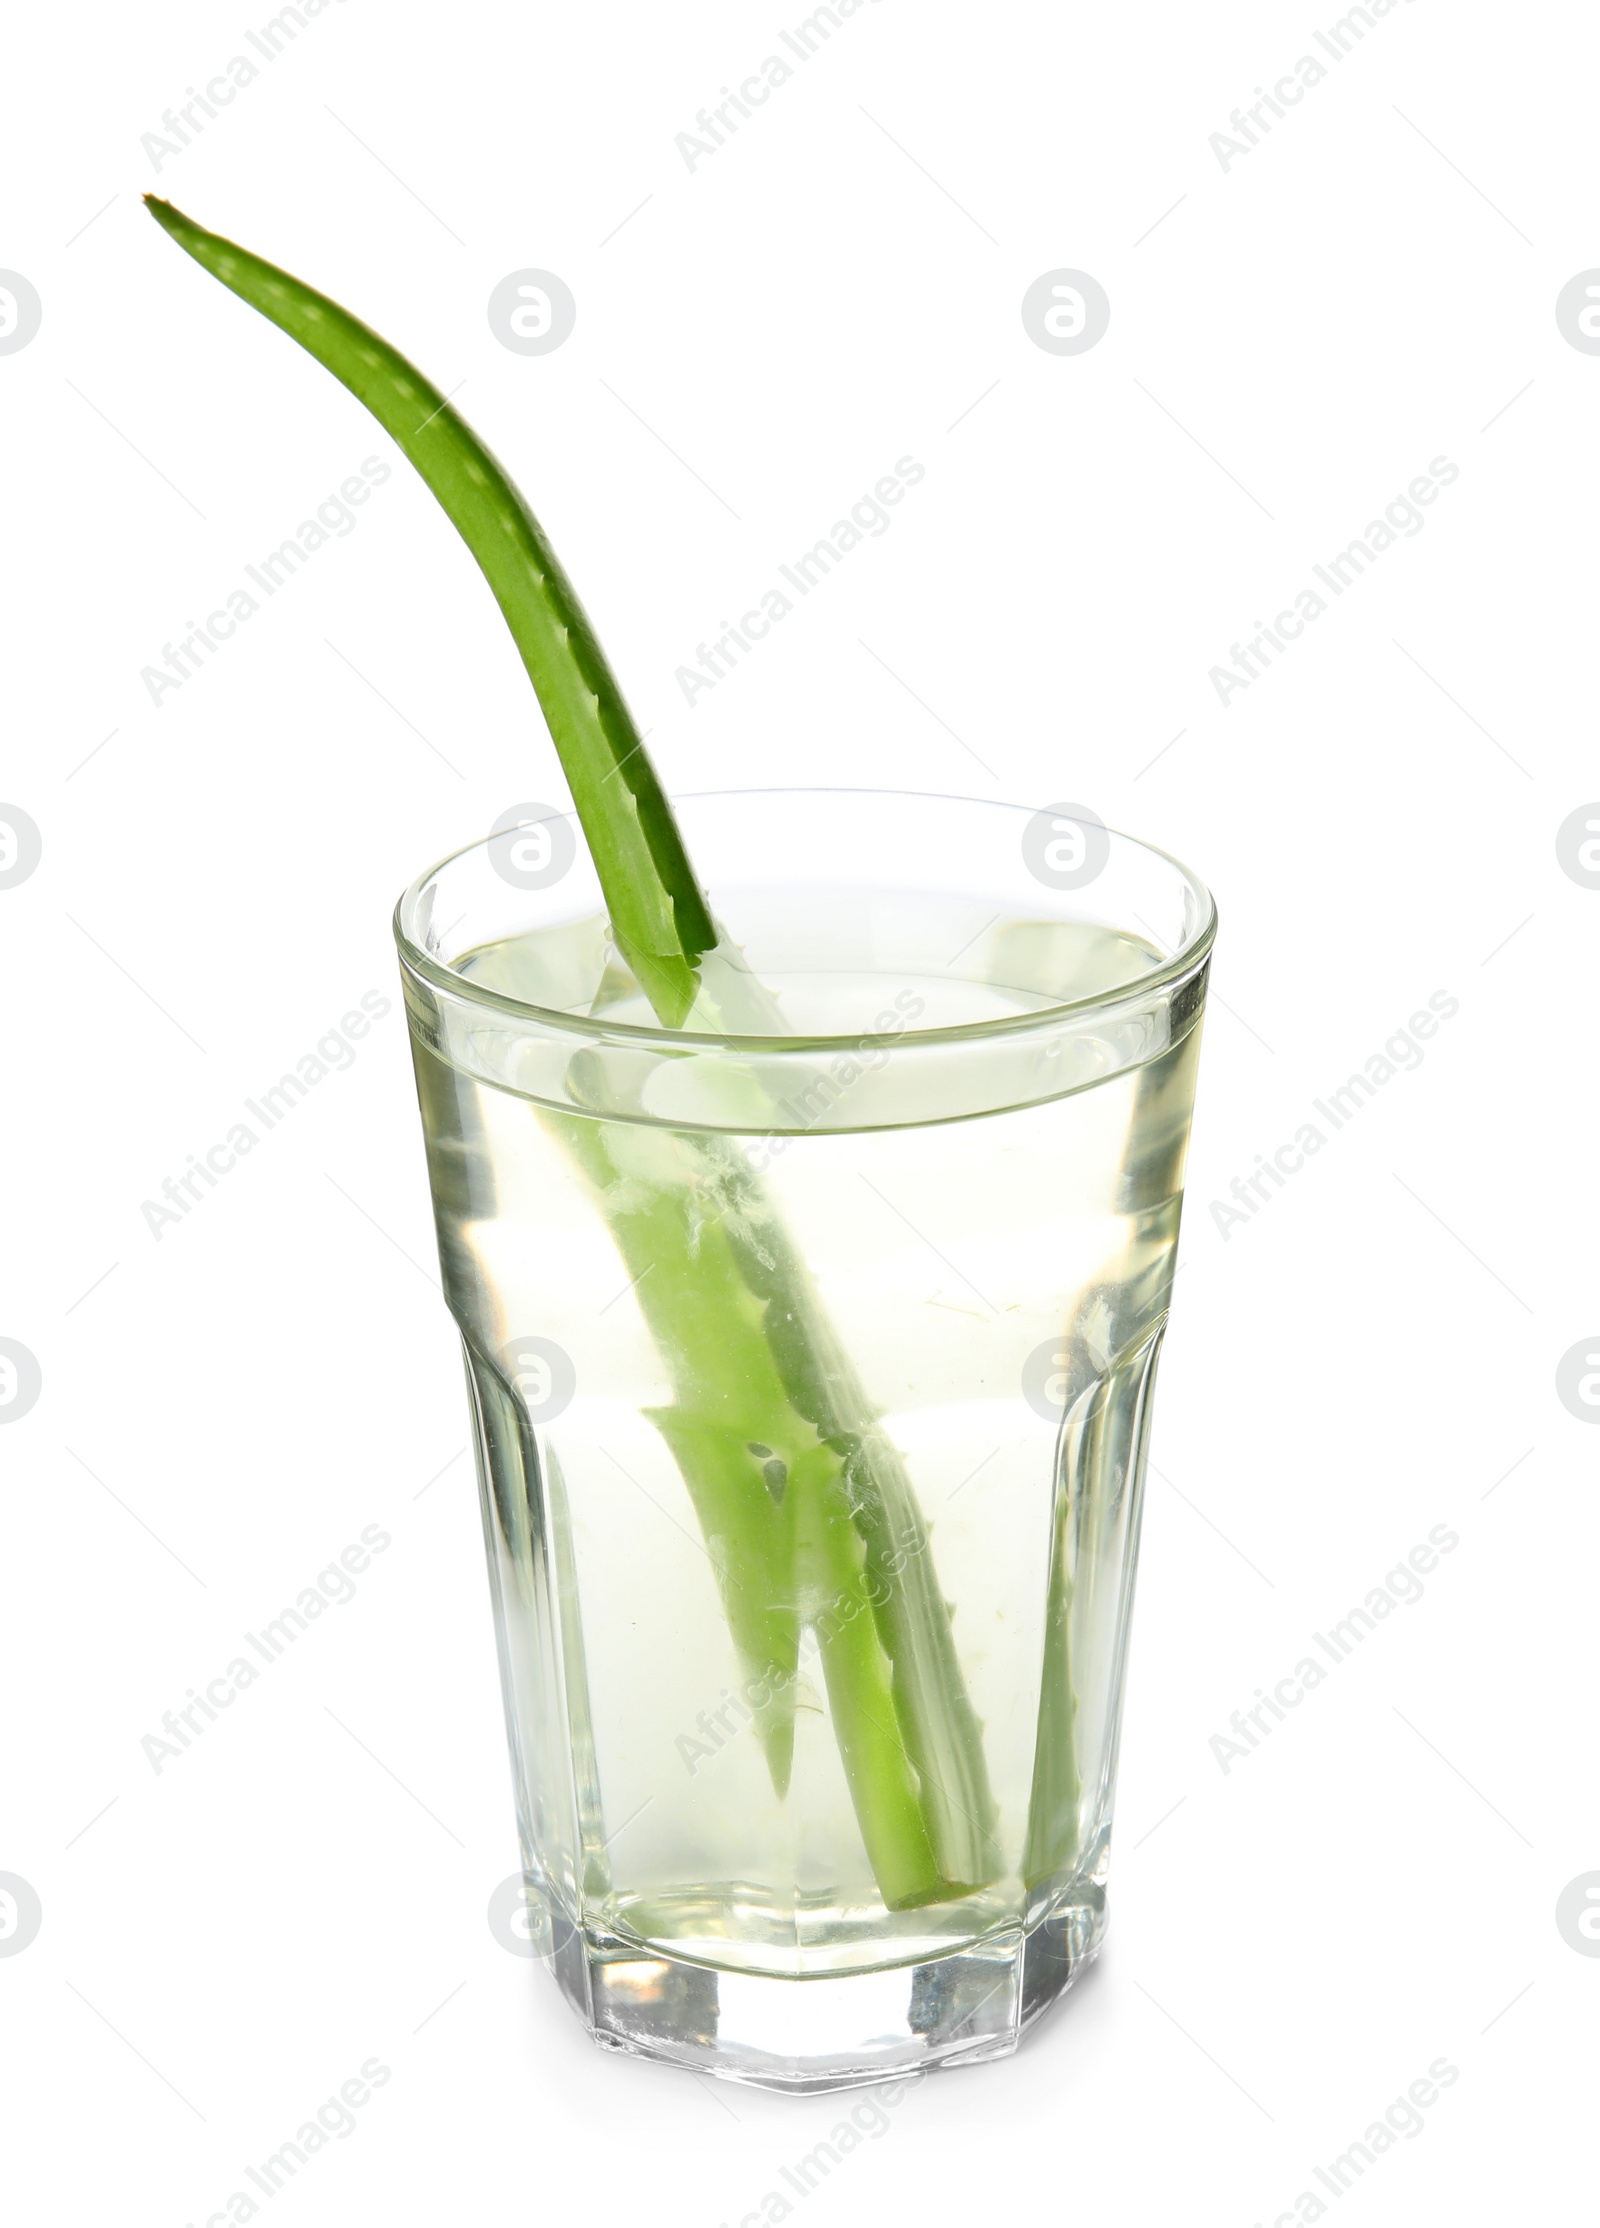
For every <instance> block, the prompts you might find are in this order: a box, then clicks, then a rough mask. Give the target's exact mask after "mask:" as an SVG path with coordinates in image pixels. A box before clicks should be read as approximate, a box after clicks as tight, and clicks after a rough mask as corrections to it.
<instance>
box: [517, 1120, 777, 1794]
mask: <svg viewBox="0 0 1600 2228" xmlns="http://www.w3.org/2000/svg"><path fill="white" fill-rule="evenodd" d="M540 1119H541V1120H542V1121H543V1123H544V1125H545V1127H546V1129H547V1130H549V1131H550V1133H551V1134H552V1135H553V1136H555V1137H556V1138H558V1139H559V1140H560V1142H561V1143H562V1145H563V1146H564V1147H565V1148H566V1150H567V1152H568V1153H569V1154H570V1155H571V1157H572V1159H573V1160H574V1161H576V1162H577V1164H578V1166H579V1167H580V1168H582V1170H583V1172H584V1174H585V1175H586V1176H587V1178H588V1179H589V1182H590V1184H591V1186H592V1187H593V1189H594V1191H595V1194H596V1198H597V1201H598V1204H599V1205H600V1207H601V1210H602V1212H603V1213H604V1215H605V1218H606V1222H607V1225H608V1227H609V1228H610V1231H611V1234H612V1237H613V1239H614V1240H615V1242H616V1245H617V1249H618V1251H619V1253H620V1254H621V1256H622V1259H623V1263H624V1265H625V1267H626V1268H627V1270H628V1272H629V1275H630V1277H631V1278H632V1279H633V1285H634V1297H635V1299H636V1301H637V1303H638V1306H639V1308H640V1311H641V1313H642V1314H643V1316H644V1319H645V1323H646V1326H647V1328H648V1329H649V1331H650V1334H651V1337H652V1339H653V1341H654V1343H655V1346H656V1350H657V1352H658V1353H659V1354H660V1356H661V1360H662V1363H663V1365H664V1367H665V1369H666V1372H667V1375H668V1377H669V1379H670V1380H671V1383H672V1388H673V1405H672V1406H670V1407H666V1408H656V1409H652V1410H648V1411H646V1412H647V1413H648V1415H649V1417H650V1420H651V1422H652V1423H653V1424H654V1425H655V1427H656V1429H657V1430H658V1431H659V1432H660V1434H661V1436H662V1438H663V1439H664V1440H665V1441H666V1444H667V1447H668V1449H669V1451H670V1452H671V1454H672V1457H673V1460H674V1461H675V1462H676V1463H677V1465H678V1468H679V1471H680V1473H681V1474H682V1477H683V1481H684V1484H685V1486H686V1488H687V1489H688V1492H689V1496H690V1498H691V1500H692V1501H693V1503H694V1509H695V1514H696V1516H697V1518H698V1519H699V1523H700V1529H701V1533H702V1535H703V1537H704V1539H705V1542H706V1547H707V1551H708V1552H709V1554H710V1556H711V1561H712V1566H713V1568H714V1570H715V1572H716V1576H717V1583H718V1587H719V1590H720V1592H721V1595H722V1603H723V1611H724V1614H725V1615H726V1617H727V1620H728V1628H729V1631H730V1633H731V1634H732V1637H733V1641H734V1645H735V1648H736V1649H737V1651H738V1654H739V1657H740V1662H741V1664H742V1666H743V1669H744V1673H745V1678H746V1681H747V1684H752V1685H755V1686H756V1687H757V1688H758V1689H764V1690H765V1695H766V1698H765V1699H764V1700H763V1701H761V1702H760V1703H759V1704H758V1705H757V1706H756V1707H755V1708H754V1716H755V1719H756V1723H757V1727H758V1730H759V1732H760V1735H761V1739H762V1743H763V1746H764V1748H765V1750H766V1754H767V1762H768V1767H769V1769H770V1771H771V1774H772V1781H773V1785H774V1787H775V1788H776V1790H777V1792H778V1794H779V1795H780V1796H781V1795H782V1794H783V1793H784V1792H785V1790H786V1789H787V1787H788V1784H789V1771H790V1764H791V1759H792V1756H793V1750H794V1688H795V1672H796V1666H797V1663H798V1660H799V1643H800V1626H799V1617H798V1613H797V1606H796V1601H795V1584H794V1575H793V1553H792V1541H791V1533H792V1528H793V1508H794V1504H793V1503H792V1502H791V1501H789V1500H788V1496H787V1493H786V1491H779V1492H776V1493H775V1492H774V1490H773V1485H772V1483H771V1482H770V1480H769V1474H768V1473H769V1465H771V1464H773V1463H778V1464H780V1465H782V1468H783V1472H784V1484H785V1485H786V1484H787V1478H788V1473H789V1471H790V1469H791V1468H792V1467H793V1465H794V1464H795V1463H796V1462H797V1461H798V1460H799V1459H800V1458H801V1457H802V1456H803V1455H804V1454H805V1453H806V1452H807V1451H808V1450H809V1451H814V1450H815V1447H816V1443H817V1442H816V1433H815V1432H814V1431H811V1430H809V1429H808V1428H807V1426H806V1424H805V1422H804V1420H803V1418H801V1417H799V1416H797V1415H796V1414H795V1412H794V1410H793V1409H792V1407H791V1406H790V1404H789V1400H788V1397H787V1395H786V1394H785V1392H784V1389H783V1385H782V1382H781V1380H780V1379H779V1377H778V1374H777V1371H776V1369H775V1367H774V1365H773V1360H772V1355H771V1351H770V1349H769V1348H768V1346H767V1343H766V1341H765V1339H764V1337H763V1336H762V1330H761V1316H760V1310H759V1308H758V1307H757V1306H756V1304H755V1302H754V1301H753V1300H752V1298H751V1296H750V1294H749V1292H748V1291H747V1290H746V1288H745V1286H744V1283H743V1281H742V1280H741V1278H740V1276H739V1274H738V1271H737V1269H736V1268H735V1266H734V1263H733V1260H732V1256H731V1254H730V1251H729V1247H728V1243H727V1239H726V1236H725V1234H724V1233H723V1232H722V1231H721V1230H720V1229H719V1228H718V1227H717V1226H716V1225H715V1224H714V1223H712V1224H710V1225H709V1226H706V1225H703V1223H702V1217H701V1214H700V1212H699V1211H698V1208H697V1200H696V1195H695V1192H694V1190H693V1188H692V1186H690V1185H689V1184H687V1183H674V1182H663V1181H651V1180H649V1179H648V1178H647V1177H641V1176H640V1175H639V1174H638V1173H637V1172H635V1171H633V1170H631V1169H628V1170H624V1169H620V1168H618V1166H617V1165H616V1163H615V1161H614V1160H613V1158H612V1156H611V1154H610V1152H609V1150H608V1148H607V1144H606V1139H605V1136H604V1133H603V1132H602V1130H601V1128H600V1125H599V1124H598V1123H597V1122H595V1121H593V1120H591V1119H588V1118H586V1117H584V1116H582V1115H561V1114H555V1113H553V1112H550V1111H548V1110H543V1111H542V1112H541V1115H540ZM650 1143H651V1144H652V1146H655V1147H657V1148H658V1149H660V1148H661V1139H660V1137H659V1133H652V1135H651V1138H650ZM758 1450H765V1451H758Z"/></svg>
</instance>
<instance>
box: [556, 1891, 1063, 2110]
mask: <svg viewBox="0 0 1600 2228" xmlns="http://www.w3.org/2000/svg"><path fill="white" fill-rule="evenodd" d="M529 1900H530V1902H534V1900H535V1899H534V1897H533V1895H532V1894H530V1898H529ZM1104 1932H1105V1900H1104V1893H1103V1890H1100V1889H1098V1888H1090V1889H1086V1890H1085V1889H1080V1890H1079V1891H1077V1898H1076V1899H1075V1900H1073V1901H1071V1902H1066V1903H1063V1904H1060V1905H1058V1906H1057V1908H1056V1909H1055V1910H1054V1911H1052V1912H1051V1913H1050V1914H1049V1915H1048V1916H1047V1917H1045V1918H1044V1919H1042V1920H1041V1921H1040V1922H1039V1923H1038V1924H1037V1925H1035V1926H1033V1927H1031V1928H1029V1929H1028V1930H1027V1931H1025V1932H1024V1931H1022V1930H1020V1929H1018V1930H1013V1929H1007V1930H1005V1931H1003V1932H998V1933H996V1934H994V1935H992V1936H988V1937H986V1938H985V1939H984V1940H982V1941H981V1942H976V1943H973V1944H970V1945H969V1946H967V1947H966V1948H964V1949H962V1950H959V1951H955V1952H953V1953H951V1954H949V1955H947V1956H943V1957H938V1958H933V1959H929V1960H926V1961H924V1962H921V1963H916V1964H907V1965H892V1966H888V1967H883V1968H879V1969H878V1970H876V1971H873V1972H866V1973H852V1974H845V1975H839V1976H829V1977H820V1978H816V1979H809V1980H792V1979H783V1978H776V1977H773V1976H770V1975H766V1974H759V1973H750V1972H727V1971H722V1970H719V1969H718V1968H717V1967H715V1966H710V1965H702V1964H691V1963H689V1962H688V1961H687V1960H685V1959H682V1958H677V1957H671V1956H668V1955H665V1954H663V1952H662V1951H661V1950H660V1949H659V1948H658V1947H654V1946H651V1945H647V1944H645V1943H642V1942H629V1941H625V1940H623V1939H621V1938H620V1937H618V1936H616V1935H614V1934H613V1935H606V1934H601V1933H598V1932H589V1933H587V1934H585V1933H580V1932H576V1931H572V1930H569V1929H565V1928H562V1927H560V1926H559V1924H558V1927H557V1936H556V1940H555V1941H554V1942H553V1943H552V1945H551V1948H550V1950H549V1953H548V1957H549V1963H550V1965H551V1967H552V1969H553V1970H554V1972H555V1974H556V1977H557V1980H558V1981H559V1983H560V1986H561V1990H562V1993H563V1994H564V1995H565V1996H566V1998H567V2001H568V2002H569V2003H570V2004H571V2005H572V2007H573V2009H574V2010H575V2011H576V2012H577V2014H578V2016H579V2017H580V2019H582V2021H583V2022H584V2024H585V2026H586V2027H587V2028H588V2029H589V2032H590V2034H591V2035H592V2036H593V2038H594V2040H595V2041H596V2042H597V2043H598V2044H599V2045H600V2047H601V2048H602V2049H604V2050H618V2051H622V2052H624V2053H626V2054H627V2055H629V2056H632V2057H639V2058H652V2059H655V2060H657V2061H658V2062H660V2063H662V2064H666V2065H677V2066H684V2067H686V2068H688V2069H689V2070H690V2071H692V2072H695V2073H709V2074H715V2075H717V2076H718V2077H719V2078H721V2079H723V2080H726V2081H742V2082H745V2083H748V2084H749V2085H750V2086H752V2087H754V2088H760V2089H777V2090H782V2091H785V2092H788V2093H792V2094H796V2095H817V2094H821V2093H825V2092H826V2091H828V2090H833V2089H851V2088H859V2087H862V2086H864V2085H866V2084H868V2083H871V2082H878V2081H885V2080H891V2079H902V2080H903V2079H907V2078H910V2077H912V2076H915V2075H918V2074H924V2073H934V2072H937V2071H939V2070H941V2069H942V2068H944V2067H947V2066H959V2065H977V2064H982V2063H983V2062H984V2061H985V2060H987V2059H991V2058H1005V2057H1009V2056H1010V2054H1011V2052H1012V2051H1013V2050H1015V2049H1016V2047H1017V2044H1018V2042H1019V2041H1020V2040H1021V2038H1022V2035H1023V2033H1024V2032H1025V2030H1026V2029H1027V2028H1029V2027H1030V2026H1032V2025H1033V2023H1034V2022H1035V2021H1036V2020H1037V2019H1039V2018H1041V2017H1042V2016H1043V2014H1044V2013H1045V2012H1047V2011H1048V2010H1049V2009H1050V2007H1051V2005H1052V2004H1054V2003H1056V2002H1057V2001H1059V1999H1060V1998H1061V1997H1062V1996H1064V1995H1065V1994H1066V1992H1067V1990H1068V1989H1069V1988H1070V1987H1071V1986H1072V1984H1073V1982H1074V1981H1075V1980H1076V1979H1078V1977H1079V1976H1080V1974H1081V1973H1082V1972H1083V1970H1084V1969H1085V1967H1086V1966H1087V1965H1088V1964H1089V1963H1090V1962H1091V1961H1092V1960H1093V1958H1094V1957H1095V1955H1096V1954H1097V1952H1098V1951H1099V1948H1100V1943H1101V1938H1102V1936H1103V1935H1104ZM563 1934H565V1939H564V1940H563V1939H561V1936H562V1935H563Z"/></svg>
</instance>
